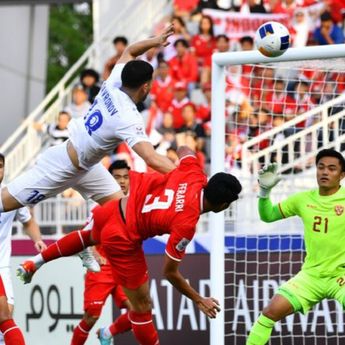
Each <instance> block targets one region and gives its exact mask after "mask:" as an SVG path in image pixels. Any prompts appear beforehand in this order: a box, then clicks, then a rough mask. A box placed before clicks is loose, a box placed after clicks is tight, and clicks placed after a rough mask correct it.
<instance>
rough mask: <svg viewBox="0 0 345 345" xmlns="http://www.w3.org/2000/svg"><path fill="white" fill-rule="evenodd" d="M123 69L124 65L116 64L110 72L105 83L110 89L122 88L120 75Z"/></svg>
mask: <svg viewBox="0 0 345 345" xmlns="http://www.w3.org/2000/svg"><path fill="white" fill-rule="evenodd" d="M124 67H125V64H124V63H120V64H116V65H115V66H114V68H113V70H112V71H111V74H110V76H109V78H108V79H107V81H106V83H107V84H108V85H109V86H111V87H116V88H120V87H121V86H122V80H121V73H122V70H123V68H124Z"/></svg>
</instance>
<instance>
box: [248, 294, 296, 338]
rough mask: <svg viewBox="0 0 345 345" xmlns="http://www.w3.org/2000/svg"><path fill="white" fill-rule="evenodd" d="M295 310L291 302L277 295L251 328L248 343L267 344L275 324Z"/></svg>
mask: <svg viewBox="0 0 345 345" xmlns="http://www.w3.org/2000/svg"><path fill="white" fill-rule="evenodd" d="M293 312H294V309H293V306H292V305H291V304H290V302H289V301H288V300H287V299H286V298H285V297H283V296H281V295H275V296H274V297H273V298H272V300H271V302H270V303H269V305H268V306H267V307H266V308H264V310H263V311H262V314H261V315H260V316H259V318H258V319H257V320H256V322H255V323H254V325H253V327H252V329H251V330H250V333H249V336H248V339H247V342H246V345H265V344H267V342H268V341H269V339H270V337H271V333H272V330H273V327H274V324H275V323H276V322H277V321H279V320H281V319H283V318H284V317H286V316H288V315H290V314H292V313H293Z"/></svg>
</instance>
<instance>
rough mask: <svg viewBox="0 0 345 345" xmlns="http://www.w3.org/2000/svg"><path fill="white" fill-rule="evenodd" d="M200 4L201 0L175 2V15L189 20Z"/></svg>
mask: <svg viewBox="0 0 345 345" xmlns="http://www.w3.org/2000/svg"><path fill="white" fill-rule="evenodd" d="M198 3H199V0H174V3H173V6H174V14H175V15H176V16H180V17H184V18H187V19H188V18H189V17H190V15H191V13H192V12H193V11H194V10H195V9H196V7H197V5H198Z"/></svg>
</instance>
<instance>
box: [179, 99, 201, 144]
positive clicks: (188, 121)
mask: <svg viewBox="0 0 345 345" xmlns="http://www.w3.org/2000/svg"><path fill="white" fill-rule="evenodd" d="M182 117H183V121H184V122H183V125H182V127H181V128H179V130H178V132H179V133H181V132H187V131H192V132H194V133H195V134H196V137H197V139H200V143H201V144H200V145H199V148H200V149H203V147H204V145H203V139H204V138H205V131H204V128H203V126H202V125H201V124H200V123H197V119H196V108H195V105H194V104H192V103H188V104H186V105H185V106H184V107H183V108H182Z"/></svg>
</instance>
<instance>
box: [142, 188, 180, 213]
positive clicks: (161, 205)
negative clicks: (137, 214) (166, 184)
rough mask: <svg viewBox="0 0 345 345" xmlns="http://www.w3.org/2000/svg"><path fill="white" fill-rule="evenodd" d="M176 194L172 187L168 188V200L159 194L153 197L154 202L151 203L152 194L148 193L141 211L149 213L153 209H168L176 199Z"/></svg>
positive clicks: (165, 192) (166, 194) (166, 192)
mask: <svg viewBox="0 0 345 345" xmlns="http://www.w3.org/2000/svg"><path fill="white" fill-rule="evenodd" d="M174 194H175V192H174V191H173V190H172V189H166V190H165V191H164V195H165V196H166V197H167V200H166V201H162V200H160V197H159V196H156V197H155V198H154V199H153V202H151V203H149V201H150V199H151V197H152V194H148V195H146V198H145V202H144V206H143V208H142V210H141V213H148V212H151V211H152V210H166V209H168V208H169V207H170V205H171V204H172V202H173V200H174Z"/></svg>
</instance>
